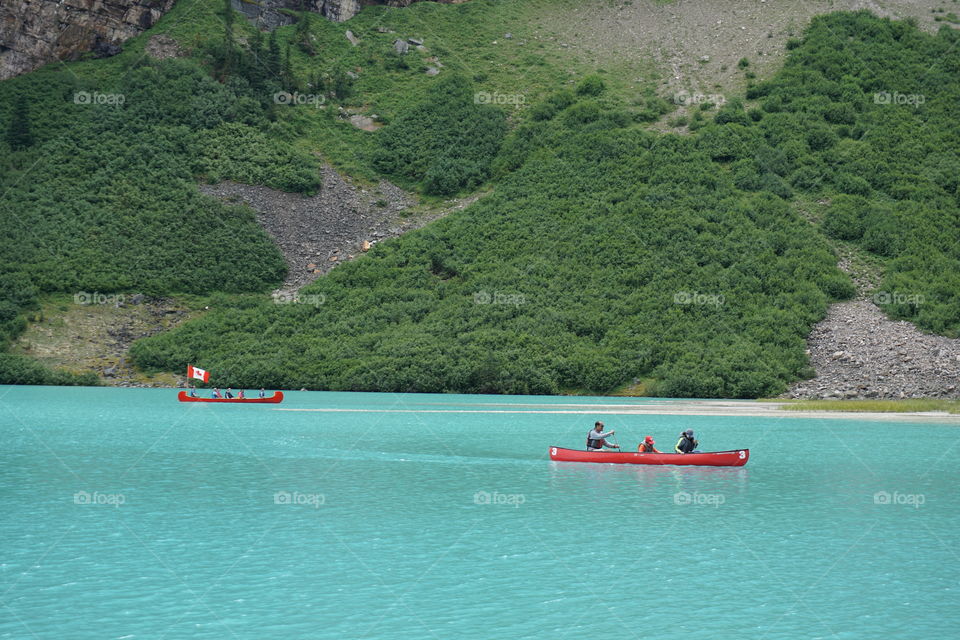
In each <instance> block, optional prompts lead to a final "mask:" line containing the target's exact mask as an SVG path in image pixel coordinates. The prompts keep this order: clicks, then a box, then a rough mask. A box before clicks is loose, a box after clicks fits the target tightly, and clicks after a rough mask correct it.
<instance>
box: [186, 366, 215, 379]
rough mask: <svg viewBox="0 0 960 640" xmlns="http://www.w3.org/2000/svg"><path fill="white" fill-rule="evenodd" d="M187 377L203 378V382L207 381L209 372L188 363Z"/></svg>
mask: <svg viewBox="0 0 960 640" xmlns="http://www.w3.org/2000/svg"><path fill="white" fill-rule="evenodd" d="M187 377H188V378H199V379H200V380H203V381H204V382H207V381H209V380H210V372H209V371H204V370H203V369H198V368H197V367H195V366H193V365H192V364H188V365H187Z"/></svg>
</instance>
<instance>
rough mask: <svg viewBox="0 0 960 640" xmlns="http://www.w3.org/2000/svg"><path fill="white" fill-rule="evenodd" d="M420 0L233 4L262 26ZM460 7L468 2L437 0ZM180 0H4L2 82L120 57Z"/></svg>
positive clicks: (335, 17)
mask: <svg viewBox="0 0 960 640" xmlns="http://www.w3.org/2000/svg"><path fill="white" fill-rule="evenodd" d="M418 1H420V0H231V4H232V5H233V8H234V9H236V10H237V11H239V12H241V13H243V14H244V15H245V16H247V18H248V19H249V20H250V21H251V22H253V23H254V24H256V25H258V27H259V28H261V29H265V30H272V29H275V28H277V27H279V26H282V25H286V24H291V23H293V22H295V18H293V17H291V16H289V15H286V14H285V13H282V12H281V11H280V10H281V9H292V10H294V11H300V10H307V11H313V12H314V13H319V14H320V15H322V16H324V17H325V18H327V19H328V20H332V21H334V22H343V21H345V20H349V19H350V18H352V17H353V16H355V15H357V13H358V12H359V11H360V10H361V9H362V8H363V7H366V6H370V5H387V6H391V7H406V6H409V5H411V4H413V3H414V2H418ZM433 1H434V2H443V3H448V4H454V3H458V2H465V1H466V0H433ZM175 2H176V0H0V80H6V79H7V78H12V77H14V76H17V75H20V74H21V73H26V72H28V71H33V70H34V69H36V68H38V67H41V66H43V65H45V64H47V63H50V62H55V61H57V60H76V59H77V58H79V57H80V56H81V55H83V54H84V53H87V52H88V51H94V52H95V54H96V55H97V56H99V57H105V56H111V55H116V54H117V53H119V52H120V46H121V45H122V43H123V41H124V40H127V39H128V38H132V37H134V36H136V35H139V34H140V33H142V32H143V31H145V30H147V29H149V28H150V27H152V26H153V25H154V24H156V22H157V20H159V19H160V18H161V17H162V16H163V15H164V14H165V13H166V12H167V11H169V10H170V8H171V7H173V5H174V3H175Z"/></svg>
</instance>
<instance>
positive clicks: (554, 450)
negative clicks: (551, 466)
mask: <svg viewBox="0 0 960 640" xmlns="http://www.w3.org/2000/svg"><path fill="white" fill-rule="evenodd" d="M550 455H552V456H555V455H557V448H556V447H552V448H551V449H550Z"/></svg>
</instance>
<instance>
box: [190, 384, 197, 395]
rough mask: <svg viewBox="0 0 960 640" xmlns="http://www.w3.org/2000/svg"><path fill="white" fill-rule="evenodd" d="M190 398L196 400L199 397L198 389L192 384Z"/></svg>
mask: <svg viewBox="0 0 960 640" xmlns="http://www.w3.org/2000/svg"><path fill="white" fill-rule="evenodd" d="M190 397H191V398H196V397H197V388H196V387H195V386H193V385H192V384H191V385H190Z"/></svg>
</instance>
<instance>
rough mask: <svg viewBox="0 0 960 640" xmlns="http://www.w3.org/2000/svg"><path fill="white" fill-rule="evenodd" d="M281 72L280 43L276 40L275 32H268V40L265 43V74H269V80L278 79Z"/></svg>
mask: <svg viewBox="0 0 960 640" xmlns="http://www.w3.org/2000/svg"><path fill="white" fill-rule="evenodd" d="M282 72H283V67H282V61H281V59H280V43H278V42H277V32H276V31H273V32H271V33H270V40H269V42H268V43H267V74H268V75H269V76H270V80H273V81H279V80H280V79H281V78H280V76H281V73H282Z"/></svg>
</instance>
